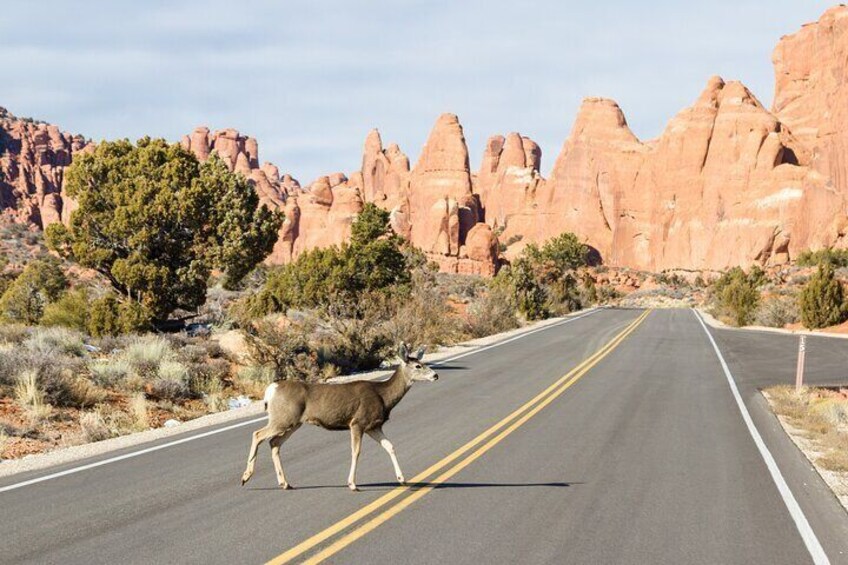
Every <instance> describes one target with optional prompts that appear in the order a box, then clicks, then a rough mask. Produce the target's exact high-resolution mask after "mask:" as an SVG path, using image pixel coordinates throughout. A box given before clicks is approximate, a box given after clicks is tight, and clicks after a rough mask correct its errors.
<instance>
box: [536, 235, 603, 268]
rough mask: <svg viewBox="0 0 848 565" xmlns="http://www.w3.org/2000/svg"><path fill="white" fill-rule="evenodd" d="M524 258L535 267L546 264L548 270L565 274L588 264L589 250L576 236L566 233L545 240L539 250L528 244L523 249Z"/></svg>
mask: <svg viewBox="0 0 848 565" xmlns="http://www.w3.org/2000/svg"><path fill="white" fill-rule="evenodd" d="M524 256H525V257H526V258H527V259H529V260H530V261H531V262H532V263H534V264H536V265H541V264H544V263H547V264H548V265H549V267H548V268H553V269H555V270H558V271H560V272H566V271H572V270H574V269H576V268H578V267H583V266H585V265H586V264H587V263H588V261H589V248H588V247H587V246H586V245H584V244H583V243H580V240H578V239H577V236H576V235H574V234H573V233H570V232H566V233H563V234H560V235H558V236H557V237H554V238H552V239H549V240H547V241H546V242H545V243H544V244H542V247H541V248H540V247H538V246H537V245H536V244H534V243H531V244H529V245H528V246H527V247H525V248H524Z"/></svg>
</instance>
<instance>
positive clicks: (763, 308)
mask: <svg viewBox="0 0 848 565" xmlns="http://www.w3.org/2000/svg"><path fill="white" fill-rule="evenodd" d="M800 317H801V314H800V312H799V310H798V298H797V297H796V296H794V295H780V294H773V295H771V296H769V297H767V298H765V299H763V300H762V301H761V302H760V306H759V308H758V309H757V314H756V316H755V323H756V324H758V325H760V326H767V327H770V328H783V327H785V326H786V325H787V324H794V323H796V322H797V321H798V320H799V319H800Z"/></svg>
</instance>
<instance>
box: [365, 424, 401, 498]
mask: <svg viewBox="0 0 848 565" xmlns="http://www.w3.org/2000/svg"><path fill="white" fill-rule="evenodd" d="M367 433H368V436H369V437H370V438H371V439H373V440H374V441H376V442H377V443H379V444H380V446H381V447H382V448H383V449H385V450H386V453H388V454H389V457H390V458H391V460H392V466H393V467H394V468H395V477H397V480H398V482H399V483H400V484H403V483H405V482H406V479H404V478H403V471H401V470H400V464H399V463H398V460H397V455H396V454H395V446H393V445H392V442H390V441H389V438H387V437H386V434H384V433H383V428H382V427H380V428H375V429H373V430H368V432H367Z"/></svg>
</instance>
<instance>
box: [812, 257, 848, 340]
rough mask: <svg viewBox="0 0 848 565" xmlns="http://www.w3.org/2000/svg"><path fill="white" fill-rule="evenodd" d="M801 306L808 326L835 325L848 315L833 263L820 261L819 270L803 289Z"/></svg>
mask: <svg viewBox="0 0 848 565" xmlns="http://www.w3.org/2000/svg"><path fill="white" fill-rule="evenodd" d="M800 307H801V321H802V322H803V324H804V326H805V327H807V328H826V327H828V326H835V325H837V324H841V323H842V322H844V321H845V319H846V317H848V309H846V304H845V296H844V291H843V289H842V283H841V282H839V281H838V280H836V277H835V276H834V272H833V265H832V264H831V263H829V262H822V263H819V268H818V271H817V272H816V273H815V274H814V275H813V276H812V277H811V278H810V281H809V282H808V283H807V284H806V286H804V288H803V289H802V290H801V297H800Z"/></svg>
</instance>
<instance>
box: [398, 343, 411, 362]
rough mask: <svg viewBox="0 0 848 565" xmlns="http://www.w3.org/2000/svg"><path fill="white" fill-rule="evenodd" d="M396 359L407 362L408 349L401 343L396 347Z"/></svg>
mask: <svg viewBox="0 0 848 565" xmlns="http://www.w3.org/2000/svg"><path fill="white" fill-rule="evenodd" d="M398 357H400V360H401V361H404V362H406V361H409V349H408V348H407V347H406V344H405V343H403V342H401V344H400V347H398Z"/></svg>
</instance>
